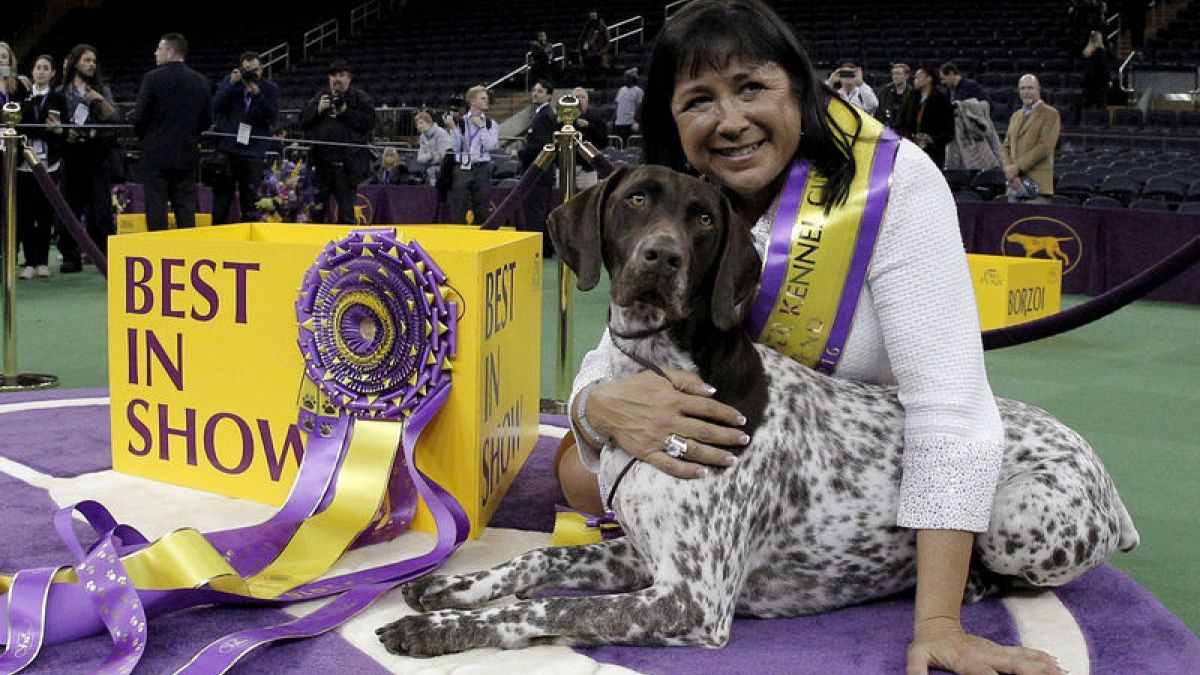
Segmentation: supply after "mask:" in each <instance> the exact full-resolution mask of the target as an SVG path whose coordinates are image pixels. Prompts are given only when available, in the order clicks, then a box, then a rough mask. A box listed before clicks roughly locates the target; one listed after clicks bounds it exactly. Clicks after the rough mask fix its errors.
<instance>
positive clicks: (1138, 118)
mask: <svg viewBox="0 0 1200 675" xmlns="http://www.w3.org/2000/svg"><path fill="white" fill-rule="evenodd" d="M1141 127H1142V111H1141V110H1138V109H1136V108H1117V109H1116V110H1114V111H1113V116H1112V128H1113V129H1116V130H1119V131H1136V130H1138V129H1140V128H1141Z"/></svg>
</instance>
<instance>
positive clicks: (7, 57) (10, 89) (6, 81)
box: [0, 42, 29, 105]
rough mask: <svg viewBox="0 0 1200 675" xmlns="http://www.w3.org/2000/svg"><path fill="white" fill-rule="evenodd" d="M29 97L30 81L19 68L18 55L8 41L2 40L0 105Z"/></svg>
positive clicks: (0, 51)
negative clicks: (22, 74)
mask: <svg viewBox="0 0 1200 675" xmlns="http://www.w3.org/2000/svg"><path fill="white" fill-rule="evenodd" d="M28 97H29V82H28V80H26V79H25V78H24V77H22V76H21V74H20V72H19V71H18V69H17V55H16V54H15V53H13V50H12V47H9V46H8V43H7V42H0V105H4V104H5V103H8V102H10V101H12V102H16V103H20V102H21V101H24V100H25V99H26V98H28Z"/></svg>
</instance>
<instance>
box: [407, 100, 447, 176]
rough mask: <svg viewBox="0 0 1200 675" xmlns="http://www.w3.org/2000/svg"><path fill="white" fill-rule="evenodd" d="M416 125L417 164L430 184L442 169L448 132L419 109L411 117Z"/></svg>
mask: <svg viewBox="0 0 1200 675" xmlns="http://www.w3.org/2000/svg"><path fill="white" fill-rule="evenodd" d="M413 124H414V125H415V126H416V127H417V142H418V146H419V147H418V149H417V164H418V165H420V167H421V170H422V171H424V174H423V177H424V178H426V179H427V180H428V182H429V184H430V185H433V184H434V183H436V182H437V177H438V174H439V172H440V171H441V170H442V159H443V158H444V157H445V156H446V153H447V152H449V150H450V134H449V132H447V131H446V130H445V129H443V128H441V127H439V126H438V125H436V124H434V123H433V116H432V115H430V114H429V113H427V112H425V111H423V110H422V111H421V112H419V113H417V114H416V116H414V117H413Z"/></svg>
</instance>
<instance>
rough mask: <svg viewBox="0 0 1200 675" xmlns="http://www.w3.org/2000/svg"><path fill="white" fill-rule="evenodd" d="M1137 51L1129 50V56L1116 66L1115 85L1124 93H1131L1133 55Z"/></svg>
mask: <svg viewBox="0 0 1200 675" xmlns="http://www.w3.org/2000/svg"><path fill="white" fill-rule="evenodd" d="M1136 54H1137V52H1129V56H1126V57H1125V61H1124V62H1122V63H1121V66H1120V67H1119V68H1117V86H1118V87H1120V88H1121V91H1123V92H1125V93H1126V94H1132V93H1133V89H1134V87H1133V68H1132V67H1131V66H1132V64H1133V57H1134V56H1135V55H1136Z"/></svg>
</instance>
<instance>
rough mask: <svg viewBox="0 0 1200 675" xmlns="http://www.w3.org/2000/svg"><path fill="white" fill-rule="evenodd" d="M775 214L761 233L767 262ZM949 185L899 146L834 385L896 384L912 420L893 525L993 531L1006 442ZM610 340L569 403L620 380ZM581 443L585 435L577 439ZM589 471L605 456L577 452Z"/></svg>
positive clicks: (592, 357) (757, 231)
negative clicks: (604, 382) (601, 383)
mask: <svg viewBox="0 0 1200 675" xmlns="http://www.w3.org/2000/svg"><path fill="white" fill-rule="evenodd" d="M777 206H778V202H776V204H774V205H772V206H771V208H770V209H768V210H767V213H766V214H764V216H763V217H762V218H761V219H759V221H758V223H757V224H756V225H755V226H754V229H753V234H754V240H755V244H756V246H757V247H758V250H759V253H760V254H762V253H764V252H765V251H766V247H767V243H768V241H769V239H770V220H771V217H772V215H773V214H774V211H775V210H776V208H777ZM976 311H977V310H976V306H975V296H974V292H973V290H972V287H971V279H970V273H969V272H968V270H967V261H966V257H965V255H964V253H963V244H962V238H961V236H960V234H959V229H958V212H957V210H956V209H955V207H954V199H953V198H952V196H951V194H950V190H949V188H948V187H947V186H946V181H945V180H944V179H943V178H942V176H941V173H940V172H939V171H938V169H937V167H936V166H934V164H933V162H931V161H930V160H929V158H928V156H927V155H926V154H925V153H924V152H923V151H921V150H920V149H919V148H918V147H917V146H916V145H913V144H912V143H910V142H909V141H902V142H901V145H900V149H899V152H898V154H897V157H896V164H895V169H894V172H893V175H892V189H891V195H890V197H889V201H888V207H887V212H886V213H885V215H884V218H883V223H882V225H881V228H880V233H879V239H878V242H877V243H876V246H875V253H874V255H873V256H872V258H871V264H870V268H869V269H868V272H867V283H866V286H865V288H864V289H863V292H862V296H861V298H860V299H859V303H858V307H857V310H856V311H855V313H854V324H853V327H852V328H851V330H850V335H849V337H848V339H847V342H846V348H845V351H844V352H843V356H842V360H841V363H840V365H839V366H838V369H837V372H836V376H837V377H844V378H848V379H853V380H858V381H862V382H872V383H878V384H896V385H898V387H899V395H900V402H901V404H903V405H904V409H905V413H906V415H905V429H904V444H905V449H904V477H903V479H902V481H901V496H900V508H899V512H898V513H897V514H896V524H897V525H899V526H901V527H911V528H919V529H952V530H969V531H973V532H981V531H984V530H986V529H987V525H988V519H989V517H990V515H991V511H992V498H993V496H994V495H995V491H996V481H997V477H998V475H999V472H1000V459H1001V454H1002V450H1003V442H1004V431H1003V428H1002V427H1001V424H1000V414H999V412H998V411H997V409H996V402H995V400H994V399H993V397H992V391H991V388H990V386H989V385H988V380H987V372H986V369H985V366H984V360H983V351H982V346H981V343H980V338H979V318H978V315H977V313H976ZM616 353H617V352H616V350H615V348H614V347H613V344H612V341H611V340H610V339H609V336H608V333H607V331H606V332H605V334H604V335H603V336H602V337H601V339H600V344H599V345H597V347H596V349H594V350H592V351H591V352H589V353H588V354H587V356H585V357H584V359H583V364H582V366H581V368H580V371H579V374H578V375H577V376H576V378H575V387H574V392H573V393H572V398H574V395H575V394H577V393H578V392H579V390H580V389H581V388H582V387H583V386H584V385H586V384H588V383H589V382H593V381H595V380H600V379H608V378H609V377H611V375H610V373H611V366H610V358H611V357H612V356H613V355H614V354H616ZM576 437H578V433H577V434H576ZM579 448H580V453H581V455H582V457H583V461H584V464H585V465H586V466H587V467H588V468H589V469H591V470H592V471H598V469H599V453H598V452H597V451H596V450H595V449H593V448H589V447H587V445H586V444H585V443H580V444H579Z"/></svg>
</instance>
